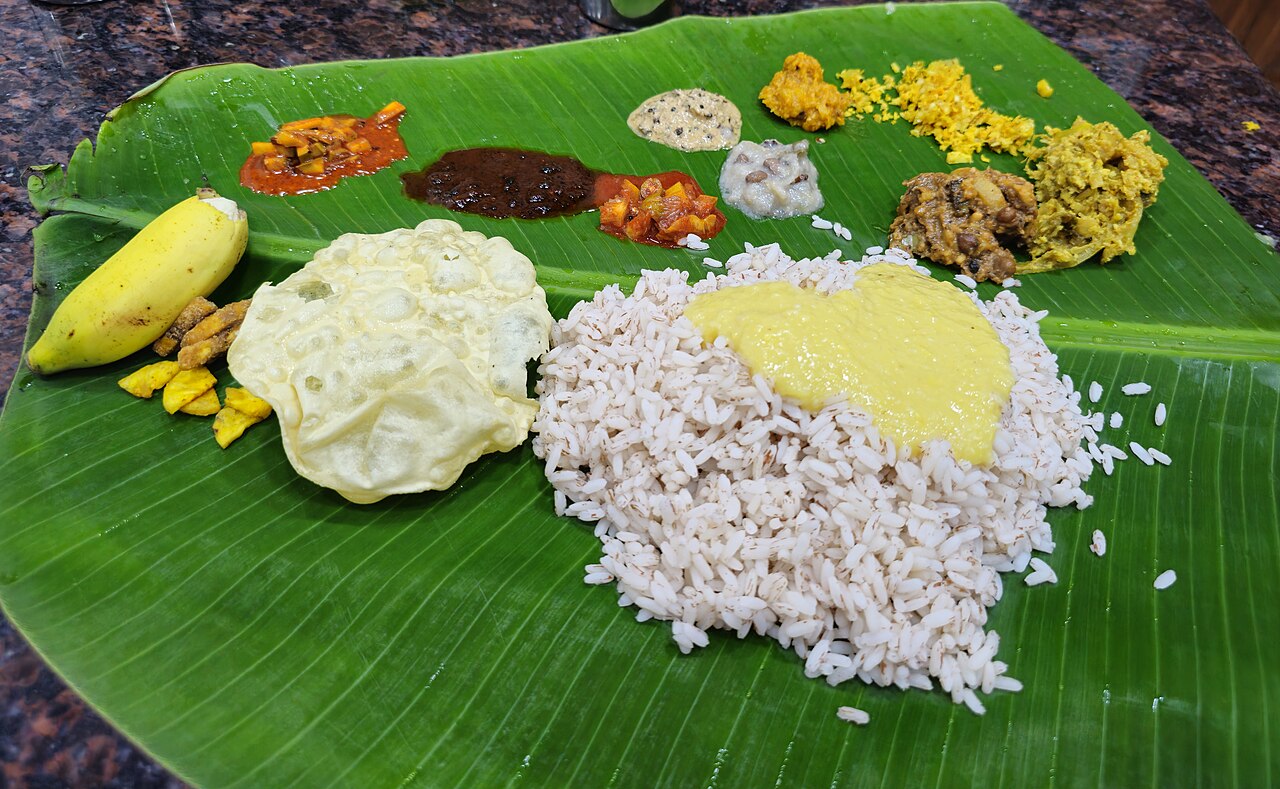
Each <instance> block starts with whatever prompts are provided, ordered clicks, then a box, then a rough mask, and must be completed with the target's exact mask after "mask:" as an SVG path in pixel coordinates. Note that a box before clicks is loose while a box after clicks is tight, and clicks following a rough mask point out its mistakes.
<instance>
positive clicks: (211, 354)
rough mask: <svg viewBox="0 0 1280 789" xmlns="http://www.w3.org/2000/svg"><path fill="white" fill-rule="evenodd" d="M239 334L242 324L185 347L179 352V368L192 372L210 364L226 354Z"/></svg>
mask: <svg viewBox="0 0 1280 789" xmlns="http://www.w3.org/2000/svg"><path fill="white" fill-rule="evenodd" d="M239 333H240V324H238V323H237V324H236V325H234V326H232V327H231V328H229V329H226V330H224V331H221V332H219V333H217V334H215V335H213V336H212V337H210V338H209V339H207V340H200V341H199V342H195V343H191V344H190V345H183V346H182V348H181V349H180V350H179V351H178V366H179V367H181V368H182V369H184V370H190V369H193V368H196V367H201V366H203V365H205V364H208V363H209V362H210V361H212V360H213V359H214V358H216V357H218V356H221V355H222V354H224V353H226V352H227V349H228V348H230V347H231V343H233V342H235V339H236V335H237V334H239Z"/></svg>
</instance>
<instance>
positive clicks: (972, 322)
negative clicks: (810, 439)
mask: <svg viewBox="0 0 1280 789" xmlns="http://www.w3.org/2000/svg"><path fill="white" fill-rule="evenodd" d="M685 317H687V318H688V319H689V320H690V321H692V322H693V324H694V325H695V326H696V327H697V328H698V329H699V331H701V333H702V336H703V338H704V339H705V340H706V341H707V342H713V341H714V340H715V339H716V338H717V337H724V338H725V339H726V340H727V341H728V343H729V347H731V348H732V349H733V350H734V351H735V352H736V353H737V354H738V355H739V356H741V357H742V358H743V360H744V361H745V362H746V364H747V367H748V368H750V369H751V371H752V372H753V373H759V374H761V375H763V376H765V377H766V378H768V379H769V380H770V381H771V382H772V383H773V386H774V389H775V390H777V392H778V393H779V394H781V395H782V396H784V397H789V398H792V399H794V400H797V401H799V402H800V404H801V405H803V406H804V407H805V408H808V409H810V410H814V411H816V410H818V409H821V408H822V407H823V406H824V405H825V404H826V403H827V402H828V401H829V400H831V399H832V398H834V397H837V396H839V395H845V396H846V397H847V398H848V400H849V402H850V403H851V404H853V405H855V406H858V407H860V408H862V409H864V410H865V411H867V413H869V414H870V415H871V416H872V418H873V419H874V420H875V423H876V425H877V427H878V428H879V429H880V430H881V431H882V432H883V433H884V434H885V435H887V436H889V437H890V438H892V439H893V440H894V441H895V443H898V444H899V445H903V444H905V445H907V446H909V447H911V450H912V451H913V452H915V451H917V450H918V449H919V448H920V446H921V445H922V444H924V443H925V442H927V441H930V440H933V439H945V440H946V441H948V442H950V444H951V448H952V451H953V452H954V453H955V456H956V457H957V458H959V459H961V460H968V461H970V462H971V463H975V464H987V463H990V462H991V459H992V443H993V442H994V440H995V431H996V426H997V425H998V423H999V421H1000V414H1001V412H1002V411H1003V410H1004V404H1005V403H1006V402H1007V401H1008V399H1009V389H1010V387H1012V386H1013V371H1012V370H1011V369H1010V367H1009V349H1008V348H1006V347H1005V345H1004V344H1003V343H1001V342H1000V338H999V337H998V336H997V335H996V332H995V330H994V329H993V328H992V327H991V324H990V323H988V322H987V319H986V318H985V317H983V315H982V313H980V312H979V311H978V309H977V307H975V306H974V304H973V302H972V301H970V300H969V299H968V298H967V297H966V296H964V295H963V294H962V293H961V292H960V291H959V290H957V289H956V288H955V287H954V286H952V285H949V284H947V283H944V282H939V281H936V280H933V279H931V278H929V277H927V276H924V275H922V274H919V273H917V272H915V271H913V270H911V269H910V268H908V267H906V266H900V265H896V264H893V263H877V264H874V265H871V266H868V267H866V268H865V269H863V270H862V272H861V273H860V274H859V277H858V280H857V283H856V284H855V286H854V287H853V288H851V289H849V290H845V291H840V292H837V293H834V294H832V295H830V296H828V295H824V294H822V293H819V292H817V291H815V290H811V289H805V288H799V287H797V286H795V285H792V284H791V283H788V282H761V283H757V284H751V285H742V286H738V287H731V288H723V289H721V290H718V291H713V292H711V293H704V294H701V295H699V296H696V297H694V299H693V300H692V301H691V302H690V303H689V306H688V307H687V308H686V310H685Z"/></svg>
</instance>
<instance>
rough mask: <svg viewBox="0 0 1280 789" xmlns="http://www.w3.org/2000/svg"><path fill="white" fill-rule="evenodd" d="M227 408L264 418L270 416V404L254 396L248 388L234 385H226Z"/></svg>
mask: <svg viewBox="0 0 1280 789" xmlns="http://www.w3.org/2000/svg"><path fill="white" fill-rule="evenodd" d="M227 408H234V409H236V410H237V411H239V412H240V413H242V414H246V415H248V416H256V417H257V418H258V419H266V418H267V417H269V416H271V404H270V403H268V402H267V401H266V400H263V399H262V398H261V397H255V396H254V395H252V394H250V393H249V390H248V389H240V388H237V387H234V386H229V387H227Z"/></svg>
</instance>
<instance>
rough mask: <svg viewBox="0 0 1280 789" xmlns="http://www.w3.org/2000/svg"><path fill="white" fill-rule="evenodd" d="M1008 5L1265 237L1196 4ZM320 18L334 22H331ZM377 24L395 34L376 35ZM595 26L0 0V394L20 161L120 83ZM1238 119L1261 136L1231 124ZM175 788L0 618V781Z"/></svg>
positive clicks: (115, 94) (1211, 23) (1241, 92)
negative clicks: (185, 71)
mask: <svg viewBox="0 0 1280 789" xmlns="http://www.w3.org/2000/svg"><path fill="white" fill-rule="evenodd" d="M838 4H840V3H834V2H817V1H815V0H809V1H806V2H785V1H784V0H727V1H726V2H713V1H712V0H701V2H693V1H692V0H688V1H686V2H683V3H682V4H681V6H682V8H683V9H684V11H685V12H686V13H706V14H716V15H730V14H732V15H743V14H763V13H777V12H781V11H788V10H796V9H800V8H810V7H814V6H821V5H838ZM1009 5H1010V6H1011V7H1012V8H1013V9H1014V10H1015V11H1016V12H1017V13H1018V14H1019V15H1020V16H1021V17H1022V18H1023V19H1025V20H1027V21H1028V22H1030V23H1031V24H1032V25H1034V26H1035V27H1036V28H1038V29H1039V30H1040V31H1041V32H1043V33H1044V34H1046V35H1047V36H1048V37H1049V38H1051V39H1053V40H1054V41H1055V42H1057V43H1058V44H1060V45H1061V46H1063V47H1065V48H1066V49H1067V50H1068V51H1069V52H1071V54H1072V55H1074V56H1075V57H1076V58H1078V59H1079V60H1080V61H1081V62H1083V63H1084V64H1085V65H1086V66H1088V67H1089V68H1091V69H1092V70H1093V71H1094V73H1096V74H1097V75H1098V76H1099V77H1100V78H1101V79H1102V80H1103V81H1104V82H1106V83H1107V84H1108V85H1110V86H1111V87H1112V88H1113V89H1115V90H1116V91H1117V92H1119V93H1120V94H1121V95H1122V96H1124V97H1125V98H1126V99H1128V101H1129V102H1130V103H1131V104H1132V105H1133V106H1134V107H1135V108H1136V109H1137V110H1138V111H1139V112H1140V113H1142V114H1143V115H1144V116H1145V117H1146V118H1147V119H1148V120H1149V121H1150V122H1151V123H1152V124H1153V125H1154V126H1155V127H1156V128H1157V129H1158V130H1160V132H1161V133H1162V134H1164V135H1165V136H1166V137H1167V138H1169V140H1170V141H1171V142H1172V143H1173V144H1174V145H1175V146H1176V147H1177V148H1178V149H1179V150H1180V151H1181V152H1182V153H1183V155H1185V156H1186V157H1187V158H1188V159H1189V160H1190V161H1191V162H1192V163H1193V164H1194V165H1195V166H1196V167H1198V168H1199V169H1200V171H1201V172H1203V173H1204V174H1205V175H1206V176H1207V177H1208V178H1209V180H1210V181H1212V182H1213V184H1214V185H1215V186H1216V187H1217V188H1218V190H1219V191H1221V192H1222V193H1223V195H1225V196H1226V198H1227V200H1228V201H1229V202H1230V203H1231V205H1233V206H1234V207H1235V208H1236V210H1238V211H1239V212H1240V213H1241V214H1243V215H1244V217H1245V218H1246V219H1247V220H1248V221H1249V222H1250V223H1252V224H1254V225H1255V226H1256V227H1258V228H1259V229H1261V230H1264V231H1266V232H1268V233H1270V234H1271V235H1280V203H1277V200H1276V197H1277V196H1278V195H1280V162H1277V159H1276V155H1277V152H1278V151H1280V92H1277V91H1276V89H1275V88H1273V87H1272V86H1271V85H1270V84H1268V83H1267V81H1266V80H1265V79H1264V78H1263V77H1262V75H1261V73H1260V72H1259V70H1258V69H1257V67H1255V66H1253V65H1252V64H1251V63H1250V62H1249V61H1248V59H1247V58H1246V56H1245V54H1244V52H1243V50H1242V49H1241V48H1240V46H1239V45H1238V44H1237V43H1236V42H1235V41H1234V40H1233V39H1232V38H1231V37H1230V35H1229V34H1228V33H1227V32H1226V31H1225V30H1224V29H1223V27H1222V26H1221V24H1219V23H1218V21H1217V20H1216V19H1215V18H1214V17H1213V15H1212V14H1211V13H1210V11H1209V8H1208V5H1207V4H1206V3H1205V2H1203V0H1148V1H1147V2H1145V3H1142V4H1128V3H1115V2H1113V0H1010V3H1009ZM317 8H318V9H319V10H315V9H317ZM499 9H500V10H499ZM326 13H330V14H335V15H340V18H341V19H343V20H345V21H344V22H343V23H342V24H341V25H338V24H334V23H333V22H332V21H330V19H329V18H328V16H327V15H326ZM335 18H337V16H335ZM387 29H395V30H396V34H395V35H392V36H387V35H385V31H386V30H387ZM607 32H609V31H607V30H605V29H604V28H602V27H600V26H598V25H595V24H592V23H591V22H589V21H587V20H586V19H585V18H584V17H583V16H582V15H581V14H580V13H579V12H578V9H577V4H576V2H573V1H572V0H505V2H503V3H501V4H499V3H491V2H482V1H481V0H451V1H450V2H432V1H430V0H368V2H365V3H358V4H344V5H342V6H341V11H330V12H326V11H324V10H323V4H312V5H304V6H293V5H291V6H287V7H286V6H285V5H284V4H278V3H272V4H244V3H233V2H229V1H228V0H202V2H198V3H196V2H182V0H160V2H157V3H129V2H121V1H120V0H114V1H109V2H105V3H101V4H96V5H88V6H79V7H58V6H47V5H41V4H38V3H32V2H28V1H27V0H3V2H0V35H2V36H3V39H4V41H5V46H4V47H3V50H2V51H0V94H2V95H3V98H4V101H3V103H2V104H0V397H3V396H4V393H5V391H6V390H7V388H8V382H9V379H10V377H11V376H12V374H13V370H14V367H15V365H16V363H17V358H18V353H19V350H20V347H21V342H22V336H23V332H24V330H25V326H26V317H27V311H28V308H29V306H30V298H31V278H30V275H31V229H32V228H33V227H34V226H35V225H36V223H37V220H38V218H37V217H36V215H35V213H34V212H33V211H32V210H31V207H30V205H29V204H28V203H27V200H26V192H25V189H24V184H25V178H24V176H23V169H24V168H25V167H26V166H27V165H30V164H36V163H44V162H66V160H67V157H68V155H69V154H70V152H71V150H72V148H73V147H74V146H75V144H76V143H77V142H78V141H79V140H80V139H82V138H84V137H91V136H93V134H94V133H95V131H96V129H97V127H98V124H99V122H100V121H101V119H102V116H103V114H104V113H105V112H106V111H107V110H109V109H110V108H111V107H113V106H115V105H116V104H119V103H120V102H121V101H123V100H124V99H125V98H126V97H127V96H128V95H129V94H131V93H132V92H133V91H135V90H137V89H138V88H141V87H143V86H145V85H147V84H149V83H151V82H152V81H154V80H156V79H158V78H159V77H161V76H163V75H164V74H165V73H167V72H169V71H172V70H174V69H178V68H183V67H186V66H192V65H196V64H199V63H212V62H218V61H229V60H248V61H252V62H255V63H258V64H260V65H263V66H282V65H290V64H297V63H305V62H311V61H315V60H332V59H342V58H353V57H384V56H385V57H397V56H406V55H453V54H458V53H462V52H472V51H477V50H487V49H501V48H507V47H526V46H533V45H535V44H545V43H551V42H555V41H567V40H571V39H576V38H584V37H588V36H597V35H602V34H605V33H607ZM1243 120H1254V121H1256V122H1258V123H1260V124H1261V125H1262V129H1261V130H1259V131H1257V132H1254V133H1252V134H1246V133H1245V132H1244V130H1243V129H1242V128H1241V121H1243ZM180 785H181V784H180V783H179V782H178V781H177V780H176V779H174V778H172V777H171V776H169V775H168V774H167V773H166V772H165V771H164V770H163V769H161V768H159V767H157V766H156V765H155V764H154V763H152V762H151V761H150V760H148V759H147V757H146V756H145V755H143V754H141V753H140V752H139V751H138V749H137V748H136V747H135V746H133V745H132V744H130V743H129V742H128V741H127V740H125V739H124V738H122V737H120V736H119V735H118V734H116V733H115V732H114V731H113V730H112V728H111V727H110V726H109V725H108V724H107V723H105V722H104V721H102V720H101V719H100V718H98V717H97V716H96V715H95V714H94V713H93V712H92V711H91V710H89V709H87V708H86V707H85V705H84V703H83V702H82V701H81V700H80V699H79V698H78V697H76V695H75V694H74V693H73V692H72V691H70V690H68V689H67V688H66V687H65V686H63V685H62V683H61V682H60V681H59V680H58V679H57V677H55V676H54V675H53V674H52V672H50V670H49V669H48V668H47V667H45V666H44V665H43V664H42V663H41V661H40V659H39V658H38V657H37V656H36V655H35V654H34V653H32V651H31V650H30V649H29V648H28V647H27V646H26V645H25V644H24V643H23V641H22V639H21V637H20V636H18V635H17V634H16V633H15V632H14V630H13V629H12V628H11V627H10V626H9V625H8V624H7V623H6V622H4V621H3V620H0V787H4V786H15V787H16V786H32V787H64V786H75V787H79V786H95V787H97V786H106V787H168V786H180Z"/></svg>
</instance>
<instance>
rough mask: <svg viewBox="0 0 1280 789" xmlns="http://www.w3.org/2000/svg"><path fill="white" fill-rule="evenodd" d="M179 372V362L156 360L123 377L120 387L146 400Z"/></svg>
mask: <svg viewBox="0 0 1280 789" xmlns="http://www.w3.org/2000/svg"><path fill="white" fill-rule="evenodd" d="M178 372H179V368H178V363H177V362H156V363H155V364H148V365H147V366H146V367H143V368H142V369H140V370H137V371H135V372H132V373H130V374H128V375H126V376H125V377H124V378H121V379H120V381H119V384H120V388H121V389H123V390H125V391H126V392H128V393H129V394H131V395H133V396H134V397H141V398H143V399H144V400H145V399H149V398H150V397H151V395H153V394H155V393H156V390H157V389H159V388H161V387H163V386H164V385H165V384H167V383H169V382H170V381H172V380H173V377H174V376H175V375H177V374H178Z"/></svg>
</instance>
